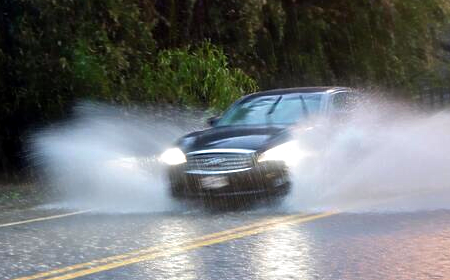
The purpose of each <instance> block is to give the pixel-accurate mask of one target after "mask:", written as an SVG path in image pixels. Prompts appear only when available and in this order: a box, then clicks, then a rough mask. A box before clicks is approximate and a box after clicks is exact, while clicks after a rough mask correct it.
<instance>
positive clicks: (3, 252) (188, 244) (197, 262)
mask: <svg viewBox="0 0 450 280" xmlns="http://www.w3.org/2000/svg"><path fill="white" fill-rule="evenodd" d="M0 279H53V280H55V279H164V280H169V279H217V280H219V279H220V280H221V279H333V280H334V279H408V280H410V279H450V211H444V210H442V211H428V212H415V213H390V214H386V213H385V214H381V213H378V214H377V213H361V214H351V213H315V214H305V213H285V212H283V211H281V210H274V209H264V208H263V209H240V210H227V211H210V210H205V209H195V208H194V209H190V210H186V211H176V212H166V213H134V214H133V213H132V214H111V213H110V214H105V213H99V212H96V211H91V212H73V211H72V212H70V211H68V210H45V209H42V208H39V207H37V208H32V209H22V210H17V209H16V210H7V211H4V212H2V213H1V214H0Z"/></svg>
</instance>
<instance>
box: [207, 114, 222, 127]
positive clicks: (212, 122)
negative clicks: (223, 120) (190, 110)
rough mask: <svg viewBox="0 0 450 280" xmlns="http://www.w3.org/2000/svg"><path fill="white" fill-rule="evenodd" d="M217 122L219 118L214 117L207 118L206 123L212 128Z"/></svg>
mask: <svg viewBox="0 0 450 280" xmlns="http://www.w3.org/2000/svg"><path fill="white" fill-rule="evenodd" d="M219 120H220V117H219V116H214V117H211V118H208V121H207V122H208V124H209V125H210V126H212V127H214V126H215V125H216V124H217V123H218V122H219Z"/></svg>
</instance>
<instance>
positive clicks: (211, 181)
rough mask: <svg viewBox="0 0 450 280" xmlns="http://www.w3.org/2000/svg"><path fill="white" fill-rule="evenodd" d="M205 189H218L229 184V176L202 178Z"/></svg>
mask: <svg viewBox="0 0 450 280" xmlns="http://www.w3.org/2000/svg"><path fill="white" fill-rule="evenodd" d="M201 184H202V187H203V188H204V189H218V188H222V187H225V186H227V185H228V178H227V177H225V176H208V177H203V178H202V179H201Z"/></svg>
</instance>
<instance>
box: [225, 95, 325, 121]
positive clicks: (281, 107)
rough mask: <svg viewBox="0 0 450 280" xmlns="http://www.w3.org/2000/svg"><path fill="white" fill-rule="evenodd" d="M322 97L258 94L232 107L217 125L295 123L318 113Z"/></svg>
mask: <svg viewBox="0 0 450 280" xmlns="http://www.w3.org/2000/svg"><path fill="white" fill-rule="evenodd" d="M321 97H322V96H321V95H319V94H305V95H298V94H289V95H269V96H258V97H255V98H252V99H249V100H244V101H243V102H241V103H239V104H237V105H236V106H234V107H232V108H231V109H230V110H229V111H227V112H226V113H225V114H224V115H223V117H222V118H221V119H220V121H219V122H218V123H217V126H232V125H270V124H279V125H289V124H294V123H296V122H298V121H300V120H302V119H306V118H307V117H308V116H310V115H314V114H317V113H318V112H319V110H320V101H321Z"/></svg>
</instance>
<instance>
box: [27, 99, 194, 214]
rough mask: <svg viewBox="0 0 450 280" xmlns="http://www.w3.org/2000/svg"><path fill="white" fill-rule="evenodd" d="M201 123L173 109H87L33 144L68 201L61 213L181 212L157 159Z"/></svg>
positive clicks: (86, 106) (43, 132) (33, 150)
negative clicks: (86, 211) (171, 196)
mask: <svg viewBox="0 0 450 280" xmlns="http://www.w3.org/2000/svg"><path fill="white" fill-rule="evenodd" d="M198 120H199V118H198V116H197V115H195V114H194V113H190V114H188V113H186V112H184V111H181V110H176V109H173V108H171V109H170V108H152V109H151V110H145V111H143V110H141V111H139V110H125V109H123V108H119V107H113V106H107V105H103V104H94V103H87V102H85V103H81V104H79V105H78V106H76V108H75V109H74V116H73V118H71V119H70V120H68V121H66V122H64V123H61V124H59V125H56V126H53V127H51V128H47V129H44V130H41V131H39V132H37V133H35V134H34V136H33V137H32V141H31V143H32V144H31V154H32V158H33V160H34V162H35V163H36V164H37V165H38V166H39V167H41V168H42V171H43V173H44V174H45V176H46V178H47V179H48V180H47V181H48V184H49V185H52V186H53V187H54V188H55V189H56V190H57V192H58V193H59V194H60V195H61V196H62V198H61V200H60V202H58V203H56V204H53V205H52V207H53V206H56V207H68V208H72V209H91V208H94V209H97V210H98V211H107V212H136V211H137V212H156V211H170V210H174V209H175V208H176V207H179V205H178V204H175V203H174V202H173V201H172V199H171V198H170V195H169V194H168V188H167V184H166V182H165V180H166V178H165V172H164V170H163V166H162V165H161V164H160V163H159V162H158V161H157V155H159V154H160V153H161V151H163V150H164V149H165V148H167V147H169V146H170V145H171V144H173V143H174V141H175V140H176V139H177V138H178V137H179V136H181V135H183V134H185V133H186V132H187V131H190V130H193V129H195V128H198V124H199V123H202V122H199V121H198Z"/></svg>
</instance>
